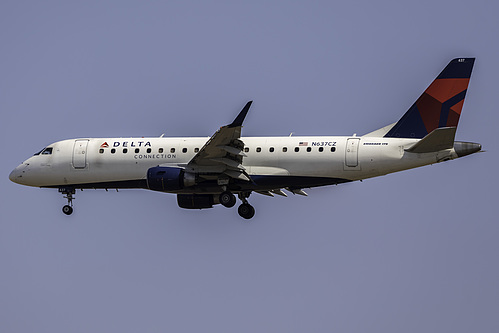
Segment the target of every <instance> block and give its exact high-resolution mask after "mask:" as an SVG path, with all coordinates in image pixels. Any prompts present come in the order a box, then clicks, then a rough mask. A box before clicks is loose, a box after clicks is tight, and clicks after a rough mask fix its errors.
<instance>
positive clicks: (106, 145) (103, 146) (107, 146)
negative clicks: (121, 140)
mask: <svg viewBox="0 0 499 333" xmlns="http://www.w3.org/2000/svg"><path fill="white" fill-rule="evenodd" d="M100 147H101V148H109V145H108V144H107V142H104V143H103V144H101V145H100Z"/></svg>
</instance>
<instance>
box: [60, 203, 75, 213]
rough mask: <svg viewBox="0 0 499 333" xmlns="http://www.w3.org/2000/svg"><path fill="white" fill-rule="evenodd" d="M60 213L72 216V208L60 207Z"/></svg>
mask: <svg viewBox="0 0 499 333" xmlns="http://www.w3.org/2000/svg"><path fill="white" fill-rule="evenodd" d="M62 212H63V213H64V214H66V215H71V214H73V207H71V206H69V205H65V206H64V207H62Z"/></svg>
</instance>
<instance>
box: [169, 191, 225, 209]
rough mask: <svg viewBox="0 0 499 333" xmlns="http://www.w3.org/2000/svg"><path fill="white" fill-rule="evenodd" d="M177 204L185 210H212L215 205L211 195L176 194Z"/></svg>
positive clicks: (213, 197)
mask: <svg viewBox="0 0 499 333" xmlns="http://www.w3.org/2000/svg"><path fill="white" fill-rule="evenodd" d="M177 203H178V206H179V207H180V208H186V209H203V208H212V207H213V205H215V204H217V203H216V202H215V196H214V195H213V194H177Z"/></svg>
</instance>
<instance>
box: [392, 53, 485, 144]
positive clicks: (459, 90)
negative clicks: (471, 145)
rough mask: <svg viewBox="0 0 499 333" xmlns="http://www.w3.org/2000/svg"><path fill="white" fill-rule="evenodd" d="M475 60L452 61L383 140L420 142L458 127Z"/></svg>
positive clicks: (458, 59)
mask: <svg viewBox="0 0 499 333" xmlns="http://www.w3.org/2000/svg"><path fill="white" fill-rule="evenodd" d="M474 63H475V58H457V59H454V60H452V61H451V62H450V63H449V64H448V65H447V67H445V69H444V70H443V71H442V73H440V75H439V76H438V77H437V78H436V79H435V81H433V82H432V84H430V86H429V87H428V88H427V89H426V90H425V92H424V93H423V94H422V95H421V96H420V97H419V98H418V100H417V101H416V102H415V103H414V104H413V105H412V106H411V108H410V109H409V110H408V111H407V112H406V113H405V114H404V116H403V117H402V118H401V119H400V120H399V121H398V122H397V123H396V124H395V126H393V127H392V128H391V129H390V131H388V133H386V134H385V137H392V138H417V139H422V138H424V137H425V136H426V135H428V134H429V133H431V132H432V131H433V130H435V129H437V128H442V127H457V124H458V122H459V116H460V115H461V110H462V108H463V104H464V97H465V96H466V91H467V89H468V83H469V81H470V76H471V71H472V69H473V64H474Z"/></svg>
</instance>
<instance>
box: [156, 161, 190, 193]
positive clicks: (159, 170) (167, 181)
mask: <svg viewBox="0 0 499 333" xmlns="http://www.w3.org/2000/svg"><path fill="white" fill-rule="evenodd" d="M195 184H196V177H195V175H193V174H192V173H188V172H185V170H184V169H182V168H174V167H161V166H157V167H153V168H150V169H149V170H147V186H148V187H149V189H151V190H153V191H161V192H171V191H177V190H181V189H183V188H185V187H189V186H193V185H195Z"/></svg>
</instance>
